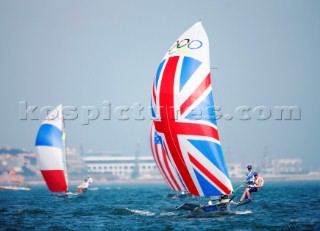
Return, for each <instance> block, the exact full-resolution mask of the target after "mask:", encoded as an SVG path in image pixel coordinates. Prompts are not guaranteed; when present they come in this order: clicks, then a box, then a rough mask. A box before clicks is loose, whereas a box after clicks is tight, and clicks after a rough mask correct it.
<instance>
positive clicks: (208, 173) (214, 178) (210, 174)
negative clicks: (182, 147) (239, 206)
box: [188, 153, 231, 194]
mask: <svg viewBox="0 0 320 231" xmlns="http://www.w3.org/2000/svg"><path fill="white" fill-rule="evenodd" d="M188 155H189V159H190V161H191V163H193V164H194V165H195V166H196V167H197V168H198V169H199V170H200V171H201V172H202V173H203V174H204V175H205V176H207V177H208V178H209V179H210V180H211V181H212V182H213V183H215V185H217V186H218V187H219V188H220V189H221V190H222V191H223V192H224V193H225V194H230V193H231V191H230V189H228V188H227V187H226V186H225V185H224V184H223V183H222V182H221V181H219V180H218V179H217V178H216V177H215V176H214V175H212V173H211V172H209V171H208V169H206V168H205V167H204V166H203V165H202V164H200V162H199V161H197V160H196V159H195V158H194V157H193V156H192V155H191V154H190V153H188Z"/></svg>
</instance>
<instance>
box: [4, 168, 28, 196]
mask: <svg viewBox="0 0 320 231" xmlns="http://www.w3.org/2000/svg"><path fill="white" fill-rule="evenodd" d="M10 176H12V178H11V185H0V190H10V191H30V190H31V188H30V187H28V186H26V185H25V182H24V181H23V179H22V177H21V176H17V174H16V171H15V170H10ZM19 178H20V179H19Z"/></svg>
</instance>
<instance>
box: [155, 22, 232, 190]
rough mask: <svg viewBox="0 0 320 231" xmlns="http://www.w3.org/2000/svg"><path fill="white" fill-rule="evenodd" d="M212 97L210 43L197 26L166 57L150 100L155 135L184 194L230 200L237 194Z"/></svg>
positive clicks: (187, 32)
mask: <svg viewBox="0 0 320 231" xmlns="http://www.w3.org/2000/svg"><path fill="white" fill-rule="evenodd" d="M212 95H213V94H212V86H211V76H210V60H209V42H208V38H207V35H206V32H205V30H204V28H203V27H202V24H201V22H198V23H196V24H195V25H194V26H192V27H191V28H190V29H189V30H187V31H186V32H185V33H184V34H182V35H181V36H180V37H179V38H178V39H177V40H176V41H175V42H174V44H173V45H172V46H171V47H170V48H169V50H168V52H167V53H166V54H165V56H164V58H163V60H162V61H161V63H160V65H159V68H158V70H157V72H156V75H155V78H154V83H153V86H152V94H151V96H152V97H151V98H152V99H151V107H152V117H153V124H152V129H153V130H154V131H153V132H154V133H156V134H157V136H159V137H161V142H162V146H163V147H165V148H166V154H167V156H168V160H170V161H172V166H175V172H176V174H177V176H179V177H180V178H181V182H182V183H183V185H185V188H186V189H187V190H188V191H189V192H190V193H192V194H193V195H196V196H218V195H223V194H231V192H232V190H233V188H232V184H231V181H230V178H229V174H228V170H227V168H226V163H225V160H224V156H223V151H222V148H221V143H220V138H219V132H218V129H217V126H216V118H215V113H214V103H213V97H212ZM151 141H152V139H151ZM154 156H155V155H154ZM156 163H159V161H158V162H157V161H156ZM157 165H158V164H157ZM160 172H161V171H160ZM165 177H166V178H167V179H166V181H168V179H169V177H168V176H165ZM167 183H168V182H167ZM170 183H171V184H173V182H170ZM171 188H172V186H171Z"/></svg>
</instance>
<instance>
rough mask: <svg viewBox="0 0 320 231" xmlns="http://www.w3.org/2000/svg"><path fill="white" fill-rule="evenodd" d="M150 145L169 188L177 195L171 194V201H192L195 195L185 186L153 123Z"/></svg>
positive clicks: (169, 196) (169, 195)
mask: <svg viewBox="0 0 320 231" xmlns="http://www.w3.org/2000/svg"><path fill="white" fill-rule="evenodd" d="M150 144H151V151H152V155H153V159H154V161H155V163H156V165H157V167H158V170H159V172H160V174H161V175H162V177H163V179H164V181H165V182H166V183H167V185H168V186H169V188H171V189H172V190H173V191H175V192H177V193H170V194H168V195H167V198H170V199H180V200H181V199H190V198H193V195H192V194H190V193H189V192H188V191H187V188H186V186H185V184H184V183H183V180H182V178H181V176H180V175H179V173H178V171H177V168H176V167H175V166H174V162H173V160H172V159H170V157H169V156H168V154H167V152H166V147H165V146H164V143H163V142H162V139H161V136H159V135H158V134H157V132H156V131H155V128H154V123H153V122H151V127H150Z"/></svg>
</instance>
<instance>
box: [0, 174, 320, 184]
mask: <svg viewBox="0 0 320 231" xmlns="http://www.w3.org/2000/svg"><path fill="white" fill-rule="evenodd" d="M262 177H263V178H264V180H265V181H269V182H270V181H274V182H275V181H320V174H307V175H298V174H297V175H268V176H262ZM93 178H94V184H95V185H128V184H133V185H134V184H165V182H164V181H163V180H162V179H126V180H106V179H104V178H99V177H97V178H96V179H95V177H94V175H93ZM243 179H244V178H243V177H231V181H232V182H242V181H243ZM82 181H83V179H82V177H79V179H70V180H69V185H79V184H81V183H82ZM0 184H1V185H4V184H8V181H7V180H4V179H3V178H1V177H0ZM26 184H27V185H45V182H44V181H43V180H42V179H41V178H39V179H34V180H27V179H26Z"/></svg>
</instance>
